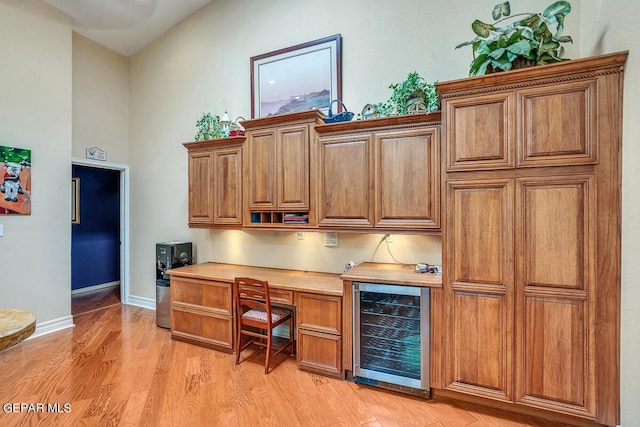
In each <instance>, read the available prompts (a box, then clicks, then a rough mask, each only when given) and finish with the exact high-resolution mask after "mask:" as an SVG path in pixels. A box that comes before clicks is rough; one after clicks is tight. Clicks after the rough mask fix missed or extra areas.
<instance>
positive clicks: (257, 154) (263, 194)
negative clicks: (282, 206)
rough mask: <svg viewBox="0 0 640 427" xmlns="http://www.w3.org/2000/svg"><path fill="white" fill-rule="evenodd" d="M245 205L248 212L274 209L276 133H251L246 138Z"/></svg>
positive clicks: (257, 131) (268, 130)
mask: <svg viewBox="0 0 640 427" xmlns="http://www.w3.org/2000/svg"><path fill="white" fill-rule="evenodd" d="M247 139H248V140H247V159H248V161H247V165H246V171H247V172H246V173H245V176H247V177H248V179H247V189H248V192H247V204H248V207H249V210H274V209H275V208H276V131H275V130H273V129H266V130H256V131H252V132H251V133H250V134H249V136H248V138H247Z"/></svg>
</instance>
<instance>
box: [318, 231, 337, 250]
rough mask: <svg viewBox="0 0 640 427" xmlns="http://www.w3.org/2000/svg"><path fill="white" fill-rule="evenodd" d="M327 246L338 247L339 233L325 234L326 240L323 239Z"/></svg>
mask: <svg viewBox="0 0 640 427" xmlns="http://www.w3.org/2000/svg"><path fill="white" fill-rule="evenodd" d="M322 240H323V242H324V245H325V246H328V247H337V246H338V233H324V239H322Z"/></svg>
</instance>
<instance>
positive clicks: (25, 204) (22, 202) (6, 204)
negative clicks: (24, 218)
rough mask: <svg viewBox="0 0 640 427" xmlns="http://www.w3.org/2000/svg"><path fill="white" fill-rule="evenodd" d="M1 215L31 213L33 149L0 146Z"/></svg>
mask: <svg viewBox="0 0 640 427" xmlns="http://www.w3.org/2000/svg"><path fill="white" fill-rule="evenodd" d="M0 173H2V176H3V178H2V181H0V193H1V194H0V215H31V150H27V149H24V148H15V147H7V146H0Z"/></svg>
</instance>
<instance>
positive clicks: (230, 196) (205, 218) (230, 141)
mask: <svg viewBox="0 0 640 427" xmlns="http://www.w3.org/2000/svg"><path fill="white" fill-rule="evenodd" d="M244 140H245V139H244V137H233V138H224V139H216V140H209V141H202V142H188V143H185V144H183V145H184V146H185V147H186V148H187V150H188V152H189V226H190V227H205V228H209V227H216V226H220V227H239V226H241V225H242V145H243V143H244Z"/></svg>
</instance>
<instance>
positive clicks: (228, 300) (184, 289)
mask: <svg viewBox="0 0 640 427" xmlns="http://www.w3.org/2000/svg"><path fill="white" fill-rule="evenodd" d="M232 292H233V291H232V287H231V284H230V283H224V282H217V281H214V280H201V279H191V278H185V277H176V276H172V277H171V302H178V303H185V304H189V305H194V306H201V307H203V308H210V309H215V310H216V311H218V312H221V313H223V314H226V315H227V316H231V315H232V314H233V299H232Z"/></svg>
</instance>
